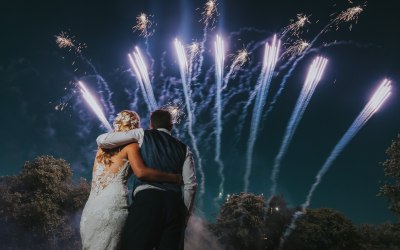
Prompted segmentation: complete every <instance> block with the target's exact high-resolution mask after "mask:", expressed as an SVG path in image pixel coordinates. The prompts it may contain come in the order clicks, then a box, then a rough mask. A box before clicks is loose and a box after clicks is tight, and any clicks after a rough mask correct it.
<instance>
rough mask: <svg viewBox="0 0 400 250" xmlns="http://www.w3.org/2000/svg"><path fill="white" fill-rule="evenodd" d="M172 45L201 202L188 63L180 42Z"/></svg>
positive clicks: (202, 188)
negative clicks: (195, 161)
mask: <svg viewBox="0 0 400 250" xmlns="http://www.w3.org/2000/svg"><path fill="white" fill-rule="evenodd" d="M174 45H175V49H176V53H177V56H178V62H179V71H180V74H181V78H182V87H183V93H184V96H185V104H186V111H187V116H188V133H189V136H190V138H191V140H192V146H193V151H194V153H195V154H196V157H197V161H198V164H197V166H198V168H197V169H198V171H199V173H200V176H201V181H200V191H199V199H200V200H201V198H202V196H203V194H204V193H205V174H204V170H203V165H202V158H201V156H200V151H199V149H198V146H197V139H196V136H195V135H194V132H193V124H194V118H193V110H192V103H191V94H190V93H191V92H190V85H189V84H190V79H188V62H187V59H186V53H185V49H184V47H183V46H182V44H181V42H180V41H179V40H178V39H175V42H174Z"/></svg>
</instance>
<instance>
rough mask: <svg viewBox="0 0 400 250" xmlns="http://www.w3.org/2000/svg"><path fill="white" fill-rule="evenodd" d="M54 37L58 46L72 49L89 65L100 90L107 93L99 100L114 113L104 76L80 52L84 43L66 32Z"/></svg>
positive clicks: (107, 110) (109, 91)
mask: <svg viewBox="0 0 400 250" xmlns="http://www.w3.org/2000/svg"><path fill="white" fill-rule="evenodd" d="M55 38H56V43H57V45H58V47H59V48H61V49H68V50H69V51H72V50H74V51H75V52H76V54H77V55H78V56H79V58H80V59H81V60H82V61H83V62H85V63H86V64H87V65H89V67H90V68H91V69H92V70H93V72H94V74H95V76H96V79H97V85H98V86H99V88H100V89H101V90H104V92H105V93H107V99H104V97H103V95H101V97H100V98H101V102H102V103H104V104H105V109H106V112H107V113H109V114H114V113H115V107H114V105H113V104H112V102H111V97H112V94H113V93H112V92H111V90H110V88H109V87H108V84H107V82H106V81H105V80H104V78H103V77H102V76H101V75H100V74H99V73H98V72H97V69H96V67H94V65H93V64H92V63H91V62H90V61H89V60H88V59H86V57H84V56H83V54H82V50H83V49H84V48H86V45H85V44H83V43H78V42H76V41H75V40H74V38H73V37H71V36H69V35H68V34H67V33H66V32H61V33H60V34H59V35H56V36H55ZM101 92H102V91H101Z"/></svg>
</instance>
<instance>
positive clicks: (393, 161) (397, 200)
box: [378, 135, 400, 219]
mask: <svg viewBox="0 0 400 250" xmlns="http://www.w3.org/2000/svg"><path fill="white" fill-rule="evenodd" d="M386 154H387V156H388V159H387V160H386V161H384V162H383V163H382V166H383V170H384V172H385V176H387V177H389V178H390V179H391V180H392V181H391V182H386V183H384V184H383V185H382V186H381V188H380V190H379V194H378V195H380V196H385V197H387V198H388V200H389V209H390V210H391V211H392V212H393V213H394V214H395V215H396V216H397V218H398V219H400V135H398V136H397V138H396V139H395V140H394V141H393V142H392V144H391V145H390V146H389V148H388V149H387V150H386Z"/></svg>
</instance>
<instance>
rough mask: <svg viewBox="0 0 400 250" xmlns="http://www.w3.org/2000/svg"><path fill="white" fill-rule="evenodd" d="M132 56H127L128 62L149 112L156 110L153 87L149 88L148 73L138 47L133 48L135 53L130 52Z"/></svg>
mask: <svg viewBox="0 0 400 250" xmlns="http://www.w3.org/2000/svg"><path fill="white" fill-rule="evenodd" d="M132 55H133V56H132ZM132 55H131V54H128V56H129V61H130V63H131V65H132V68H133V70H134V72H135V75H136V77H137V79H138V82H139V86H140V88H141V89H142V92H143V96H144V98H145V101H146V102H147V105H148V108H149V111H152V110H155V109H156V108H157V102H156V99H155V97H154V92H153V87H152V86H151V81H150V77H149V73H148V71H147V67H146V64H145V62H144V60H143V57H142V54H141V53H140V50H139V48H138V47H136V48H135V51H134V52H132Z"/></svg>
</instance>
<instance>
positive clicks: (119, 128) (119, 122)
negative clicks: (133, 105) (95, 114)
mask: <svg viewBox="0 0 400 250" xmlns="http://www.w3.org/2000/svg"><path fill="white" fill-rule="evenodd" d="M113 126H114V131H115V132H124V131H128V130H132V129H135V128H139V127H140V117H139V115H138V114H137V113H136V112H133V111H130V110H123V111H121V112H119V113H118V114H117V117H115V119H114V122H113Z"/></svg>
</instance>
